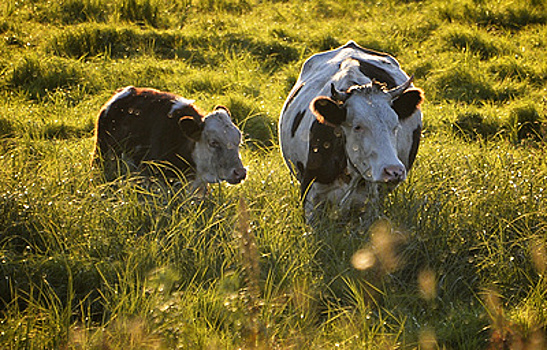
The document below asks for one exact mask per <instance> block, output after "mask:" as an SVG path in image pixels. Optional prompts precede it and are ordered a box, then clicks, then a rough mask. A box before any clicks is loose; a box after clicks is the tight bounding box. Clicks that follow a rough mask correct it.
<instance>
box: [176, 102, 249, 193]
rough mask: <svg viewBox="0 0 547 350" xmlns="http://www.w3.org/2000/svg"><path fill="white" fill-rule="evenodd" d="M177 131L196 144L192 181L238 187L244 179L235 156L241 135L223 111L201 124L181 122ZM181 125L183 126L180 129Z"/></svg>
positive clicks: (191, 121)
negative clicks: (199, 180)
mask: <svg viewBox="0 0 547 350" xmlns="http://www.w3.org/2000/svg"><path fill="white" fill-rule="evenodd" d="M179 124H181V128H182V129H183V130H185V133H186V134H187V136H189V137H190V138H192V139H193V140H194V141H195V142H196V144H195V149H194V152H193V154H192V156H193V160H194V162H195V164H196V177H197V178H198V179H201V180H202V181H204V182H207V183H217V182H221V181H227V182H228V183H230V184H238V183H240V182H241V181H243V180H244V179H245V177H246V176H247V170H246V169H245V168H244V167H243V163H242V162H241V158H240V156H239V145H240V144H241V132H240V131H239V129H238V128H237V126H235V125H234V123H233V122H232V120H231V118H230V113H229V112H228V109H227V108H225V107H217V108H216V109H215V110H214V111H213V112H212V113H211V114H209V115H207V116H206V117H205V118H204V119H203V122H199V121H197V122H196V120H195V119H192V118H181V120H180V121H179ZM183 124H184V126H183Z"/></svg>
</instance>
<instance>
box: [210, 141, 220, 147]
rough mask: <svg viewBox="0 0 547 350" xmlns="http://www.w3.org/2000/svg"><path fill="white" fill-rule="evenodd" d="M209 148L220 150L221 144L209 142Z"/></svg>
mask: <svg viewBox="0 0 547 350" xmlns="http://www.w3.org/2000/svg"><path fill="white" fill-rule="evenodd" d="M209 146H210V147H212V148H220V143H219V142H218V141H215V140H211V141H209Z"/></svg>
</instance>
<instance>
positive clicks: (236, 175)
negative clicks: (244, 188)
mask: <svg viewBox="0 0 547 350" xmlns="http://www.w3.org/2000/svg"><path fill="white" fill-rule="evenodd" d="M246 177H247V169H245V168H235V169H234V170H232V173H231V174H230V176H228V178H227V179H226V181H227V182H228V183H229V184H231V185H237V184H238V183H240V182H241V181H243V180H245V178H246Z"/></svg>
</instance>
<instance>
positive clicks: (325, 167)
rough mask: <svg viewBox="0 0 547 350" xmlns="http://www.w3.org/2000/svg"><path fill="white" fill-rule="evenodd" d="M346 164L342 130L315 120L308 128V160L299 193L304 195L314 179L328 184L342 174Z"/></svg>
mask: <svg viewBox="0 0 547 350" xmlns="http://www.w3.org/2000/svg"><path fill="white" fill-rule="evenodd" d="M346 164H347V158H346V150H345V139H344V135H343V133H342V131H341V130H340V129H336V128H333V127H331V126H327V125H325V124H322V123H320V122H319V121H317V120H315V121H314V122H313V124H312V126H311V129H310V143H309V149H308V162H307V164H306V168H305V169H304V172H303V176H302V181H301V188H300V189H301V195H302V196H304V194H305V193H306V191H307V190H308V187H309V185H310V183H311V182H312V181H314V180H315V181H316V182H318V183H321V184H329V183H332V182H333V181H334V180H336V179H337V178H338V177H340V176H344V175H345V168H346Z"/></svg>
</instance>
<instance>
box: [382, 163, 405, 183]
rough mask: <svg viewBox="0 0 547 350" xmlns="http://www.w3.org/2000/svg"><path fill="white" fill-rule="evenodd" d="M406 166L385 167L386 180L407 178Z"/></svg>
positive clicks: (384, 177)
mask: <svg viewBox="0 0 547 350" xmlns="http://www.w3.org/2000/svg"><path fill="white" fill-rule="evenodd" d="M405 175H406V170H405V168H403V167H401V166H397V165H392V166H387V167H385V168H384V176H383V180H384V181H385V182H400V181H403V180H404V179H405Z"/></svg>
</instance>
